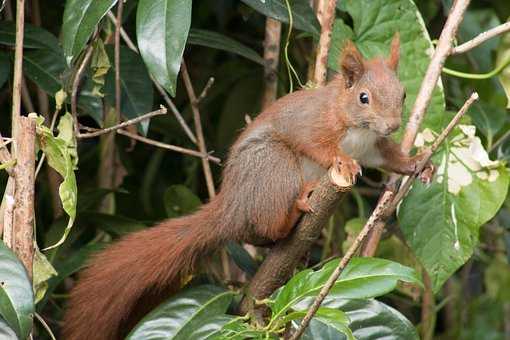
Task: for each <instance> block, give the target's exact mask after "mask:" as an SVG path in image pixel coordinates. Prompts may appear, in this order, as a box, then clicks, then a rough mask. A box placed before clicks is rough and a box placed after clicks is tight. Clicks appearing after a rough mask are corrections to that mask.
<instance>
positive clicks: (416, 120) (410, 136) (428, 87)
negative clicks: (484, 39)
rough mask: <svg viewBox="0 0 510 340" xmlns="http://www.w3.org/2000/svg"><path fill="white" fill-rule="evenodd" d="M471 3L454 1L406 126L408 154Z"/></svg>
mask: <svg viewBox="0 0 510 340" xmlns="http://www.w3.org/2000/svg"><path fill="white" fill-rule="evenodd" d="M469 2H470V0H457V1H454V3H453V6H452V8H451V10H450V14H449V16H448V19H447V20H446V23H445V25H444V28H443V31H442V32H441V36H440V37H439V41H438V43H437V46H436V49H435V51H434V55H433V56H432V60H431V61H430V64H429V67H428V68H427V73H425V77H424V78H423V81H422V83H421V87H420V90H419V92H418V96H417V97H416V101H415V102H414V106H413V108H412V110H411V114H410V117H409V122H408V123H407V126H406V130H405V134H404V138H403V139H402V150H403V151H404V152H406V153H409V151H411V148H412V147H413V144H414V139H415V138H416V134H417V133H418V130H419V128H420V124H421V122H422V120H423V117H424V116H425V112H426V110H427V107H428V105H429V103H430V100H431V98H432V92H433V91H434V88H435V87H436V86H437V82H438V81H439V76H440V75H441V70H442V69H443V66H444V62H445V60H446V58H447V57H448V56H449V55H450V51H451V47H452V43H453V40H454V39H455V35H456V33H457V29H458V28H459V25H460V23H461V21H462V18H463V17H464V13H465V12H466V9H467V7H468V5H469Z"/></svg>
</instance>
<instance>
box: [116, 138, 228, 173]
mask: <svg viewBox="0 0 510 340" xmlns="http://www.w3.org/2000/svg"><path fill="white" fill-rule="evenodd" d="M117 133H118V134H119V135H124V136H126V137H129V138H132V139H135V140H137V141H140V142H142V143H146V144H150V145H154V146H156V147H158V148H162V149H167V150H172V151H176V152H180V153H183V154H185V155H190V156H195V157H200V158H204V157H207V158H208V159H209V160H210V161H211V162H214V163H217V164H220V163H221V160H220V159H219V158H217V157H214V156H211V155H209V154H204V153H202V152H198V151H195V150H191V149H186V148H183V147H180V146H176V145H172V144H167V143H162V142H158V141H155V140H153V139H149V138H146V137H142V136H140V135H137V134H134V133H131V132H129V131H126V130H123V129H119V130H117Z"/></svg>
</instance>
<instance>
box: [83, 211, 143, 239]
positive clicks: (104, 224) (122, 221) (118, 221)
mask: <svg viewBox="0 0 510 340" xmlns="http://www.w3.org/2000/svg"><path fill="white" fill-rule="evenodd" d="M81 216H82V218H84V219H85V220H86V221H87V222H89V223H91V224H93V225H94V226H95V227H97V228H99V229H101V230H104V231H106V232H108V233H110V234H113V235H117V236H122V235H127V234H129V233H132V232H135V231H139V230H142V229H145V228H146V225H145V224H143V223H141V222H139V221H136V220H134V219H131V218H127V217H124V216H119V215H109V214H102V213H95V212H88V213H82V214H81Z"/></svg>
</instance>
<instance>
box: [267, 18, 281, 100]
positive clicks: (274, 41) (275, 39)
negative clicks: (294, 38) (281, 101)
mask: <svg viewBox="0 0 510 340" xmlns="http://www.w3.org/2000/svg"><path fill="white" fill-rule="evenodd" d="M281 32H282V23H281V22H280V21H278V20H275V19H273V18H270V17H267V18H266V36H265V38H264V61H265V65H264V80H265V82H264V93H263V94H262V108H266V107H267V106H269V105H270V104H271V103H272V102H274V101H275V99H276V95H277V90H278V75H277V72H278V61H279V58H280V37H281Z"/></svg>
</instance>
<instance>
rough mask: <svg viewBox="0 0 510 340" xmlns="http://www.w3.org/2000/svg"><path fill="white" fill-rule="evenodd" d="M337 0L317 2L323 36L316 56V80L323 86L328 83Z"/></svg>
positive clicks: (320, 0)
mask: <svg viewBox="0 0 510 340" xmlns="http://www.w3.org/2000/svg"><path fill="white" fill-rule="evenodd" d="M336 1H337V0H319V2H318V4H317V18H318V19H319V22H320V24H321V36H320V38H319V45H318V46H317V56H316V58H315V73H314V77H313V78H314V82H315V84H317V85H319V86H321V85H324V84H326V76H327V67H328V51H329V45H330V44H331V30H332V29H333V21H334V20H335V9H336Z"/></svg>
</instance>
